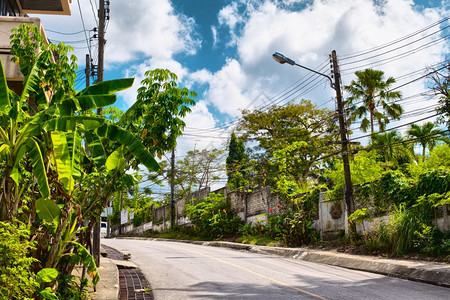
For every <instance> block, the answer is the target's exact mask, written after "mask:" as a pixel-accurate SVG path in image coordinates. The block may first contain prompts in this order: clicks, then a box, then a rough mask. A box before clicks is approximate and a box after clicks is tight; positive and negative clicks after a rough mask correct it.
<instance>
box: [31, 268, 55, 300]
mask: <svg viewBox="0 0 450 300" xmlns="http://www.w3.org/2000/svg"><path fill="white" fill-rule="evenodd" d="M57 277H58V270H56V269H53V268H45V269H42V270H40V271H39V272H38V273H37V274H36V281H37V283H39V284H40V285H41V286H42V285H43V284H45V283H51V282H52V281H54V280H55V279H56V278H57ZM37 293H38V295H39V296H40V297H41V298H42V299H54V300H58V299H59V298H58V297H57V295H56V292H55V290H53V289H52V288H51V287H49V286H47V287H44V288H39V289H38V291H37Z"/></svg>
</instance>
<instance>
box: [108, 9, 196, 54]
mask: <svg viewBox="0 0 450 300" xmlns="http://www.w3.org/2000/svg"><path fill="white" fill-rule="evenodd" d="M111 11H112V12H117V13H116V14H115V15H113V16H111V21H110V24H109V26H108V33H107V39H108V47H107V50H106V53H107V58H108V61H109V62H127V61H130V60H133V59H137V58H139V56H140V55H141V56H142V55H143V56H144V57H150V56H151V57H155V58H163V59H169V58H172V56H173V55H174V54H176V53H186V54H195V53H196V51H197V48H198V47H199V46H200V40H199V39H197V38H196V37H195V31H194V28H195V21H194V20H193V19H192V18H188V17H186V16H184V15H177V14H176V13H175V12H174V9H173V7H172V6H171V3H170V1H169V0H134V1H111Z"/></svg>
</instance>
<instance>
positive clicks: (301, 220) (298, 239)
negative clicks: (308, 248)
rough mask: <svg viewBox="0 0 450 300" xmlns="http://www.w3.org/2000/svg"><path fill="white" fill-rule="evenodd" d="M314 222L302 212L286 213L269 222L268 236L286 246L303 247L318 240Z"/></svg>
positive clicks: (271, 218) (270, 219)
mask: <svg viewBox="0 0 450 300" xmlns="http://www.w3.org/2000/svg"><path fill="white" fill-rule="evenodd" d="M311 226H312V221H311V220H309V219H308V218H306V217H305V215H304V213H303V212H301V211H297V212H286V213H283V214H281V215H278V216H273V217H270V218H269V220H268V225H267V231H268V234H269V235H270V236H271V237H272V238H275V239H277V240H279V241H280V242H282V243H283V244H285V245H286V246H294V247H295V246H302V245H306V244H309V243H311V242H315V241H317V240H318V237H317V234H316V232H315V231H314V230H313V229H312V227H311Z"/></svg>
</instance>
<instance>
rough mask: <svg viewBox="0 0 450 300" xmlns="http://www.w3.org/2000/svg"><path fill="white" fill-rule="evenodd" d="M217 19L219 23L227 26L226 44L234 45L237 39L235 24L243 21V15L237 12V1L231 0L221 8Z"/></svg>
mask: <svg viewBox="0 0 450 300" xmlns="http://www.w3.org/2000/svg"><path fill="white" fill-rule="evenodd" d="M218 21H219V24H220V25H222V26H223V25H225V26H227V27H228V28H229V34H230V40H229V42H228V43H227V46H234V45H236V43H237V39H238V35H237V33H236V26H237V25H238V24H239V23H241V22H242V21H243V17H242V16H241V15H240V14H239V10H238V3H237V2H232V3H231V4H230V5H227V6H225V7H224V8H222V9H221V10H220V12H219V14H218Z"/></svg>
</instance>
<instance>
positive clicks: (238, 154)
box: [226, 131, 249, 190]
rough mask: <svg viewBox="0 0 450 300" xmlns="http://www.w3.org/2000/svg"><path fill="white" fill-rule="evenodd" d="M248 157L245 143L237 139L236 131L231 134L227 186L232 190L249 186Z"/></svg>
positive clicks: (227, 164) (227, 162)
mask: <svg viewBox="0 0 450 300" xmlns="http://www.w3.org/2000/svg"><path fill="white" fill-rule="evenodd" d="M247 160H248V158H247V155H246V154H245V146H244V141H243V140H242V139H241V138H239V139H238V138H237V137H236V134H235V133H234V131H233V132H232V133H231V138H230V143H229V145H228V157H227V160H226V166H227V176H228V182H227V184H228V185H229V186H230V188H231V190H235V189H239V188H243V187H246V186H248V184H249V181H248V179H247V178H246V177H247V172H246V169H247V166H246V163H247Z"/></svg>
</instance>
